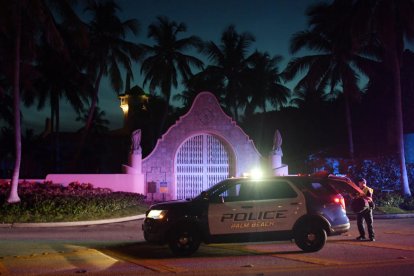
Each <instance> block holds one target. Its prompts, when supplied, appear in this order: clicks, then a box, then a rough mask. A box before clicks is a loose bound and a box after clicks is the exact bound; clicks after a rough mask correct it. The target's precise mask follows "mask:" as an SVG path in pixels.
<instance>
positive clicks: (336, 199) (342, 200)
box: [334, 194, 345, 210]
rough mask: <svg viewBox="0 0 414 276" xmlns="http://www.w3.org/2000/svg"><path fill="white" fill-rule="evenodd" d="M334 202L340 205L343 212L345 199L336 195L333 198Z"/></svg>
mask: <svg viewBox="0 0 414 276" xmlns="http://www.w3.org/2000/svg"><path fill="white" fill-rule="evenodd" d="M334 202H335V203H337V204H341V206H342V208H343V209H344V210H345V199H344V197H343V196H342V195H340V194H338V195H336V196H335V197H334Z"/></svg>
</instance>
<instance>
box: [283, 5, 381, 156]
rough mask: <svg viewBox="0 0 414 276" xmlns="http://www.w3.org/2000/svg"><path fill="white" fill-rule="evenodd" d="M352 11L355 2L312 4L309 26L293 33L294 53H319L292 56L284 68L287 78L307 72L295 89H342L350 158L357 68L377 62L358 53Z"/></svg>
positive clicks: (352, 152) (357, 77)
mask: <svg viewBox="0 0 414 276" xmlns="http://www.w3.org/2000/svg"><path fill="white" fill-rule="evenodd" d="M352 11H353V6H352V1H343V0H337V1H334V2H333V3H332V4H330V5H328V4H318V5H315V6H313V7H311V8H310V9H309V10H308V12H307V15H308V17H309V18H310V20H309V24H310V29H309V30H307V31H302V32H298V33H296V34H294V36H293V38H292V40H291V52H292V53H293V54H295V53H297V52H298V51H300V50H302V49H308V50H311V51H316V52H317V54H314V55H307V56H303V57H298V58H294V59H292V60H291V61H290V62H289V64H288V66H287V67H286V69H285V71H284V76H285V78H286V79H287V80H292V79H293V78H294V77H296V76H297V75H299V74H301V73H303V71H305V73H304V76H303V77H301V79H300V81H299V82H298V83H297V85H296V87H295V90H296V91H303V90H306V89H310V90H312V91H321V92H322V93H327V94H337V91H338V88H339V87H341V88H342V89H341V90H342V92H343V94H344V104H345V118H346V127H347V132H348V146H349V149H348V152H349V156H350V157H351V158H353V156H354V143H353V133H352V120H351V108H350V104H351V101H352V100H358V99H359V97H360V88H359V87H358V81H359V72H358V71H356V69H355V68H356V67H358V68H360V69H361V70H363V71H365V70H368V69H367V68H371V66H372V65H371V64H372V63H373V62H374V61H373V60H371V59H368V58H367V57H365V56H362V55H359V53H360V52H362V49H361V48H360V46H361V44H359V43H357V42H356V40H355V39H354V38H353V36H352V33H351V31H352V29H351V24H350V23H351V22H352V18H351V16H352Z"/></svg>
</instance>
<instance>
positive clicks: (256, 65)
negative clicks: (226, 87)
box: [246, 51, 290, 114]
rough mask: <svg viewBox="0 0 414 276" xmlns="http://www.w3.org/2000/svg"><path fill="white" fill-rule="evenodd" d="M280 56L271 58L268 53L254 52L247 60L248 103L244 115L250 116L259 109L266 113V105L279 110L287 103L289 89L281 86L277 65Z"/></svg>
mask: <svg viewBox="0 0 414 276" xmlns="http://www.w3.org/2000/svg"><path fill="white" fill-rule="evenodd" d="M281 61H282V56H279V55H276V56H273V57H271V56H270V55H269V54H268V53H261V52H258V51H256V52H254V53H253V54H252V55H251V56H250V57H249V58H248V59H247V63H248V65H249V68H248V80H249V88H248V90H249V91H250V93H249V94H250V95H249V98H250V100H249V102H248V105H247V107H246V114H252V113H253V111H254V110H255V109H256V108H257V107H259V108H261V109H262V110H263V112H266V110H267V107H266V106H267V104H268V103H270V105H271V106H272V107H273V108H276V109H279V108H280V107H282V106H285V105H286V104H287V102H288V97H289V95H290V89H289V88H287V87H286V86H284V85H282V77H281V74H280V73H279V68H278V63H280V62H281Z"/></svg>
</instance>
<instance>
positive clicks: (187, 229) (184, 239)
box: [168, 225, 201, 256]
mask: <svg viewBox="0 0 414 276" xmlns="http://www.w3.org/2000/svg"><path fill="white" fill-rule="evenodd" d="M200 242H201V241H200V235H199V233H198V232H197V231H196V229H195V227H192V226H191V225H183V226H178V227H176V228H175V229H172V231H171V234H170V237H169V241H168V246H169V247H170V250H171V251H172V253H173V254H174V255H177V256H189V255H191V254H193V253H194V252H196V251H197V249H198V247H199V246H200Z"/></svg>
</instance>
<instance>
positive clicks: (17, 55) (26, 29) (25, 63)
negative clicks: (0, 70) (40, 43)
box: [0, 0, 77, 203]
mask: <svg viewBox="0 0 414 276" xmlns="http://www.w3.org/2000/svg"><path fill="white" fill-rule="evenodd" d="M0 6H1V7H2V8H1V11H0V13H1V15H0V18H1V19H0V20H1V22H0V23H1V24H0V25H1V26H2V27H1V28H0V32H1V33H2V37H3V38H4V40H5V41H4V44H3V45H7V46H8V48H7V49H8V53H9V55H8V56H11V57H12V62H10V65H11V68H13V69H12V73H11V74H10V75H9V76H8V77H9V80H10V83H11V86H12V91H13V110H14V112H13V113H14V136H15V137H14V138H15V165H14V170H13V176H12V183H11V190H10V195H9V197H8V199H7V201H8V202H10V203H12V202H19V201H20V198H19V195H18V193H17V188H18V180H19V174H20V162H21V151H22V143H21V127H20V123H21V122H20V93H21V89H22V87H21V83H23V84H26V86H28V82H29V81H30V79H29V78H27V76H32V74H25V73H27V72H28V71H29V69H30V68H31V67H32V65H33V63H34V61H35V52H36V43H37V38H38V35H39V34H44V37H45V38H46V39H47V43H49V44H50V45H53V46H54V47H56V49H59V50H61V51H62V52H61V53H62V55H64V54H65V51H64V47H63V45H64V44H63V42H62V39H61V37H60V34H59V32H58V30H57V28H56V24H55V22H56V20H55V17H54V13H53V11H59V18H60V19H63V20H66V19H67V20H77V18H76V16H75V15H74V13H73V10H72V9H71V6H70V5H69V1H59V0H50V1H47V2H45V1H41V0H32V1H27V0H26V1H23V0H22V1H7V0H0ZM52 7H53V10H52ZM9 61H11V60H9ZM23 77H25V78H23ZM23 80H24V82H23Z"/></svg>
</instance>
